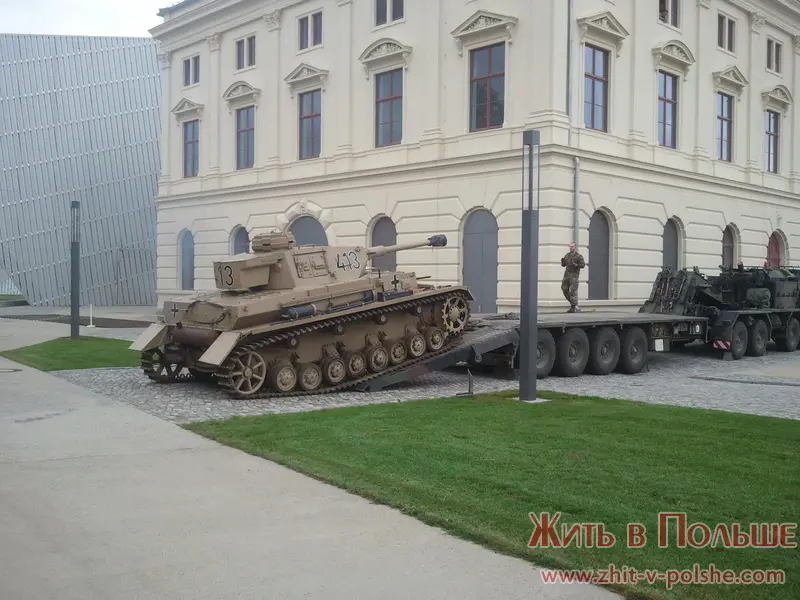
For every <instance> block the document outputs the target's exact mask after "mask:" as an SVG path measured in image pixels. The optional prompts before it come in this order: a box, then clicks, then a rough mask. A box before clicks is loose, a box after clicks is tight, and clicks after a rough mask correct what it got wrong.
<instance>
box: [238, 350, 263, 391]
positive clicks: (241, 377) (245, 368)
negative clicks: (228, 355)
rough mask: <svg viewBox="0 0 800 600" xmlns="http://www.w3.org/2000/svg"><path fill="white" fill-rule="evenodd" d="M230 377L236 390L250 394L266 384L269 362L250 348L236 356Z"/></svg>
mask: <svg viewBox="0 0 800 600" xmlns="http://www.w3.org/2000/svg"><path fill="white" fill-rule="evenodd" d="M230 377H231V380H232V382H233V389H234V390H236V392H238V393H239V394H242V395H244V396H250V395H252V394H255V393H256V392H258V391H259V390H260V389H261V387H262V386H263V385H264V381H265V380H266V378H267V363H266V362H264V357H263V356H261V355H260V354H259V353H258V352H253V351H252V350H248V351H247V352H245V353H243V354H241V355H239V356H237V357H236V359H235V360H234V363H233V371H231V375H230Z"/></svg>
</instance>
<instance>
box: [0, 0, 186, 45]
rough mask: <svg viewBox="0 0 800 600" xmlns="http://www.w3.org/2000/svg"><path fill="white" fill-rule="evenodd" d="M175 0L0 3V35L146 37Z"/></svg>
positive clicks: (10, 0)
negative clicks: (160, 13)
mask: <svg viewBox="0 0 800 600" xmlns="http://www.w3.org/2000/svg"><path fill="white" fill-rule="evenodd" d="M176 2H177V0H0V33H33V34H50V35H110V36H135V37H150V34H149V33H148V30H149V29H152V28H153V27H155V26H156V25H158V24H159V23H161V17H159V16H157V13H158V9H159V8H164V7H165V6H171V5H172V4H175V3H176Z"/></svg>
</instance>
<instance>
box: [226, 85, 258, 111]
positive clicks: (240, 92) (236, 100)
mask: <svg viewBox="0 0 800 600" xmlns="http://www.w3.org/2000/svg"><path fill="white" fill-rule="evenodd" d="M260 95H261V90H259V89H258V88H254V87H253V86H252V85H250V84H249V83H247V82H245V81H237V82H236V83H234V84H232V85H231V86H230V87H229V88H228V89H227V90H225V93H224V94H222V99H223V100H225V102H227V103H228V109H229V110H233V109H234V108H235V107H239V106H245V105H248V104H255V103H256V102H258V97H259V96H260Z"/></svg>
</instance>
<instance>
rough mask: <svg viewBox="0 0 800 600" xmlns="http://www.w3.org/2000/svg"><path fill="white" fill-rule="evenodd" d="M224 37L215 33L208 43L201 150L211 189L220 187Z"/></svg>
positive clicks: (208, 39)
mask: <svg viewBox="0 0 800 600" xmlns="http://www.w3.org/2000/svg"><path fill="white" fill-rule="evenodd" d="M221 39H222V36H221V35H220V34H219V33H216V32H215V33H213V34H212V35H210V36H209V37H208V38H207V39H206V41H207V42H208V76H209V79H210V84H209V87H208V88H207V89H208V90H209V98H208V103H209V108H211V110H210V111H208V118H207V123H201V127H202V129H204V130H207V131H206V133H205V134H204V135H202V139H204V141H205V143H204V144H203V146H202V147H201V149H200V156H201V158H202V157H203V155H206V156H207V157H208V158H207V159H206V160H207V164H208V178H209V180H211V181H210V182H209V183H210V184H211V187H213V188H214V189H216V188H217V187H218V185H217V184H218V179H217V178H218V177H219V171H220V165H219V146H220V145H219V131H220V123H219V121H220V118H221V116H220V112H221V111H220V110H219V105H220V101H221V99H220V98H219V89H220V69H221V64H220V63H221V61H220V54H221V53H220V51H219V46H220V42H221Z"/></svg>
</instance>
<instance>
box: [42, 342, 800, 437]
mask: <svg viewBox="0 0 800 600" xmlns="http://www.w3.org/2000/svg"><path fill="white" fill-rule="evenodd" d="M776 368H780V372H782V373H785V372H789V373H794V372H800V351H798V352H794V353H791V354H785V353H781V352H777V351H770V352H769V353H768V355H767V356H763V357H758V358H750V357H745V358H744V359H742V360H739V361H722V360H720V359H719V358H718V356H717V355H716V354H714V353H712V352H709V351H707V350H705V349H704V348H699V349H698V348H692V347H687V348H685V349H683V350H681V351H674V352H670V353H651V355H650V361H649V365H648V368H647V369H645V370H644V371H643V372H641V373H639V374H637V375H622V374H617V373H613V374H611V375H607V376H595V375H581V376H580V377H574V378H564V377H549V378H547V379H544V380H539V381H538V384H537V388H538V389H539V390H555V391H560V392H567V393H571V394H579V395H583V396H599V397H603V398H620V399H625V400H639V401H643V402H650V403H654V404H670V405H678V406H691V407H696V408H707V409H718V410H727V411H734V412H742V413H749V414H757V415H767V416H774V417H782V418H789V419H800V381H799V380H798V379H797V378H796V377H776V376H773V375H765V374H763V372H764V371H772V372H774V370H775V369H776ZM795 369H796V370H797V371H795ZM57 375H58V376H59V377H62V378H64V379H67V380H69V381H71V382H73V383H76V384H79V385H82V386H84V387H87V388H89V389H91V390H92V391H95V392H98V393H100V394H103V395H105V396H107V397H109V398H112V399H114V400H117V401H119V402H124V403H127V404H130V405H133V406H136V407H137V408H139V409H141V410H143V411H145V412H147V413H150V414H153V415H156V416H158V417H161V418H163V419H166V420H168V421H173V422H176V423H181V424H183V423H190V422H195V421H205V420H209V419H226V418H229V417H233V416H238V415H242V416H248V415H260V414H275V413H293V412H303V411H311V410H323V409H331V408H338V407H344V406H361V405H366V404H385V403H390V402H407V401H409V400H425V399H430V398H441V397H450V396H455V395H457V394H460V393H464V392H466V391H467V375H466V371H465V370H464V369H457V370H451V371H443V372H438V373H429V374H427V375H424V376H422V377H420V378H418V379H416V380H415V381H413V382H407V383H403V384H400V385H397V386H393V387H391V388H388V389H386V390H384V391H381V392H372V393H362V392H340V393H336V394H320V395H315V396H302V397H295V398H281V399H264V400H233V399H231V398H228V397H227V396H226V395H225V394H224V393H223V392H221V391H220V390H218V389H217V388H215V387H213V385H209V384H203V383H197V382H190V383H180V384H172V385H163V384H157V383H154V382H151V381H150V380H149V379H147V377H145V376H144V375H143V374H142V373H141V371H140V370H139V369H89V370H82V371H62V372H60V373H57ZM473 383H474V391H475V393H476V394H481V393H486V392H496V391H502V390H516V389H518V382H517V381H513V380H507V379H500V378H495V377H491V376H487V375H483V374H480V373H478V374H476V375H475V376H474V382H473Z"/></svg>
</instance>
